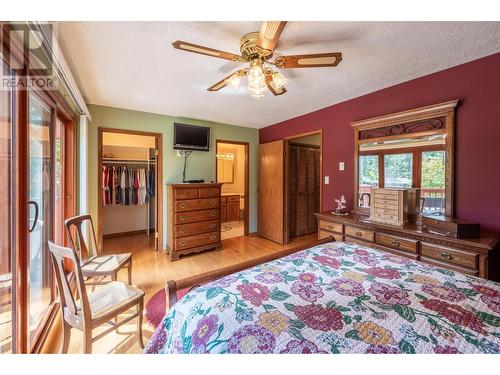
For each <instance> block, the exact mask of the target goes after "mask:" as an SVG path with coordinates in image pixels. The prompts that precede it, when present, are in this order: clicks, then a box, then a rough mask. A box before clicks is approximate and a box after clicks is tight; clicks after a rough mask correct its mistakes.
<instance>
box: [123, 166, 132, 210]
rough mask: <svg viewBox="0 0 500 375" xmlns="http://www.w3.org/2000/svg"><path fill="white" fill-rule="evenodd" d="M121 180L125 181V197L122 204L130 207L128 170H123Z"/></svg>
mask: <svg viewBox="0 0 500 375" xmlns="http://www.w3.org/2000/svg"><path fill="white" fill-rule="evenodd" d="M123 179H124V180H125V183H124V186H125V189H124V190H125V197H124V199H123V204H124V205H125V206H128V205H130V179H129V170H128V168H126V167H124V168H123Z"/></svg>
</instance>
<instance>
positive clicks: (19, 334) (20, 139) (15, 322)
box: [0, 23, 77, 353]
mask: <svg viewBox="0 0 500 375" xmlns="http://www.w3.org/2000/svg"><path fill="white" fill-rule="evenodd" d="M0 32H2V33H3V34H4V35H9V32H10V27H9V25H8V23H1V24H0ZM1 47H2V48H3V49H2V52H4V56H3V59H4V61H5V62H6V63H7V65H8V66H9V68H10V69H12V70H13V73H12V74H13V76H14V77H16V76H26V71H25V69H24V68H21V69H19V68H18V69H15V68H14V67H13V66H11V63H12V65H16V66H17V67H19V66H23V65H22V63H25V62H26V59H27V57H26V52H25V50H24V48H23V46H22V44H21V43H20V42H19V41H16V40H12V38H3V39H2V46H1ZM28 58H29V57H28ZM29 78H34V79H36V78H37V76H30V77H29ZM32 91H33V92H34V93H35V94H36V95H37V96H38V97H39V98H41V99H42V100H43V101H44V103H46V104H47V105H49V106H50V107H51V112H52V119H51V126H54V127H55V123H56V120H57V119H59V120H60V121H61V122H62V123H63V124H64V138H65V142H64V143H65V147H64V148H65V149H64V155H65V158H64V170H65V171H64V175H65V176H66V177H65V180H64V190H65V193H64V199H63V205H64V207H63V212H64V217H65V218H67V217H70V216H73V215H74V213H75V212H76V199H75V198H76V197H75V192H76V119H77V118H76V115H75V111H74V110H73V109H72V108H71V107H70V106H69V105H68V104H67V102H66V100H65V98H64V97H63V95H62V94H61V93H60V92H58V91H45V90H40V89H33V90H32ZM54 137H55V131H51V138H52V139H51V142H52V144H53V145H54V144H55V143H54V139H55V138H54ZM54 151H55V147H52V148H51V155H52V166H51V168H52V170H54V165H55V160H54ZM12 170H13V171H14V173H13V178H12V192H11V196H10V197H9V199H12V206H11V210H12V214H11V215H12V233H11V238H12V250H11V252H12V262H13V264H12V273H13V285H12V288H13V300H12V306H13V311H14V313H13V315H12V352H13V353H32V352H40V351H41V350H42V348H43V347H44V345H45V344H46V341H47V339H48V337H49V332H50V331H51V329H52V326H53V323H54V321H55V318H56V316H57V312H58V307H59V304H58V302H57V300H56V299H55V298H53V303H52V304H51V305H50V306H49V309H48V310H47V312H46V314H45V316H44V318H43V319H42V322H41V323H40V324H39V327H38V329H37V331H36V334H35V335H34V336H33V340H31V343H30V335H29V321H28V307H29V294H28V289H29V285H28V281H29V277H28V276H29V230H28V229H29V208H28V201H29V91H27V90H25V89H15V90H13V92H12ZM51 180H52V181H51V186H52V194H51V199H52V201H54V189H53V185H54V179H53V178H52V179H51ZM52 215H53V213H52ZM54 231H55V227H54V226H53V227H52V238H54V235H55V233H54ZM63 232H64V233H65V231H64V230H63ZM64 243H65V244H66V245H67V239H66V238H65V236H64ZM52 293H53V296H54V297H55V285H54V284H53V285H52ZM54 328H56V327H54ZM57 328H59V327H57Z"/></svg>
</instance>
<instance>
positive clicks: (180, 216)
mask: <svg viewBox="0 0 500 375" xmlns="http://www.w3.org/2000/svg"><path fill="white" fill-rule="evenodd" d="M218 218H219V209H218V208H216V209H214V210H200V211H190V212H178V213H176V214H175V221H174V223H175V224H187V223H196V222H197V221H206V220H214V219H218Z"/></svg>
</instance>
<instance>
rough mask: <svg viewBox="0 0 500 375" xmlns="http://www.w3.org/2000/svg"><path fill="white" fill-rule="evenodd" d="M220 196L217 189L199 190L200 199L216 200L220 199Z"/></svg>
mask: <svg viewBox="0 0 500 375" xmlns="http://www.w3.org/2000/svg"><path fill="white" fill-rule="evenodd" d="M219 194H220V191H219V189H217V188H200V190H199V196H200V198H214V197H218V196H219Z"/></svg>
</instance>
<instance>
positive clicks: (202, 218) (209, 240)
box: [167, 183, 222, 261]
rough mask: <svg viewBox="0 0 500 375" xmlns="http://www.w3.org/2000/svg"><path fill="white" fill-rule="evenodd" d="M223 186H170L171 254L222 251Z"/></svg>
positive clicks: (169, 223) (169, 239) (174, 256)
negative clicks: (211, 250)
mask: <svg viewBox="0 0 500 375" xmlns="http://www.w3.org/2000/svg"><path fill="white" fill-rule="evenodd" d="M221 185H222V184H219V183H215V184H213V183H199V184H169V185H167V199H168V208H167V209H168V251H169V253H170V256H171V259H172V261H174V260H178V259H179V257H180V256H181V255H185V254H190V253H198V252H201V251H204V250H210V249H216V250H220V249H221V240H220V200H221V199H220V198H221V195H220V194H221V192H220V190H221Z"/></svg>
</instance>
